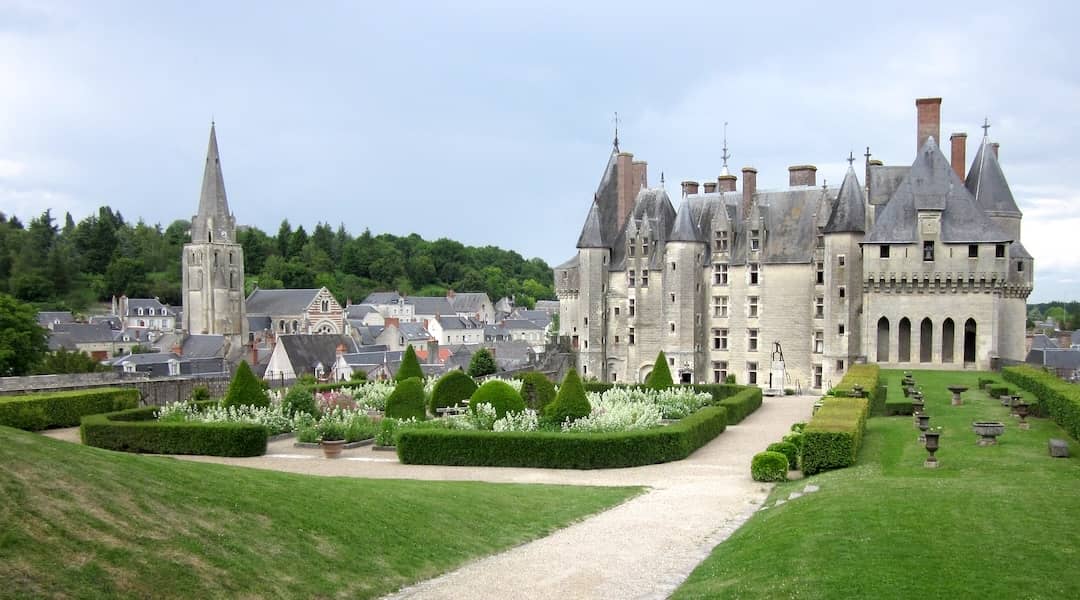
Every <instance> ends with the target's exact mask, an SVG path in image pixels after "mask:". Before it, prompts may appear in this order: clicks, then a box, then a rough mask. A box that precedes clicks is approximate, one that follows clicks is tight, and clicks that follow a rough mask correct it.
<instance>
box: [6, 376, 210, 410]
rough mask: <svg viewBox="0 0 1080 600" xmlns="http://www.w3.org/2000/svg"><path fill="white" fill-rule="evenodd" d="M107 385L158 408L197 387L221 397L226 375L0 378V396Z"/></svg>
mask: <svg viewBox="0 0 1080 600" xmlns="http://www.w3.org/2000/svg"><path fill="white" fill-rule="evenodd" d="M109 386H118V387H134V388H136V389H138V390H139V395H140V396H139V397H140V401H139V403H140V404H141V405H142V406H161V405H163V404H165V403H167V402H179V401H182V400H187V399H188V398H190V397H191V393H192V391H193V390H194V389H195V388H196V387H199V386H206V387H207V388H208V389H209V390H210V396H211V397H214V398H217V397H221V396H224V395H225V392H226V390H228V388H229V376H228V375H227V374H224V373H221V374H214V375H190V376H184V377H158V378H153V379H152V378H150V377H149V376H148V375H146V374H145V373H116V372H109V373H78V374H71V375H31V376H28V377H0V396H16V395H20V394H32V393H36V392H61V391H67V390H83V389H87V388H96V387H109Z"/></svg>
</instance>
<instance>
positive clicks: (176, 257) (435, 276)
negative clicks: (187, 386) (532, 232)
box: [0, 206, 554, 312]
mask: <svg viewBox="0 0 1080 600" xmlns="http://www.w3.org/2000/svg"><path fill="white" fill-rule="evenodd" d="M189 229H190V223H189V222H188V221H185V220H176V221H173V222H172V223H170V224H169V226H168V227H165V228H162V227H161V225H148V224H146V223H144V222H143V221H142V220H139V221H137V222H135V223H131V222H129V221H127V220H125V219H124V217H123V216H122V215H121V214H120V213H119V212H118V211H114V210H112V209H111V208H109V207H108V206H103V207H101V208H100V209H99V210H98V212H97V214H96V215H91V216H88V217H86V218H84V219H82V220H81V221H78V222H76V221H75V220H74V219H73V218H72V216H71V215H70V214H66V215H65V216H64V218H63V220H62V221H61V222H58V221H57V219H56V218H54V217H53V215H52V214H51V211H49V210H46V211H45V212H43V213H41V214H40V215H38V216H36V217H34V218H32V219H31V220H30V222H29V223H28V224H24V223H23V222H22V221H20V220H19V218H18V217H17V216H15V215H5V214H4V213H2V212H0V293H8V294H11V295H12V296H14V297H16V298H17V299H19V300H21V301H23V302H29V303H32V304H33V305H34V306H35V307H36V308H37V309H39V310H72V311H76V312H83V311H85V310H87V308H89V307H90V306H91V305H93V304H95V303H97V302H101V301H107V300H109V299H110V298H112V296H114V295H116V296H119V295H121V294H126V295H127V296H129V297H158V298H160V299H161V300H162V301H163V302H166V303H168V304H172V305H174V306H179V305H180V304H181V297H180V296H181V278H180V257H181V252H182V249H183V246H184V244H186V243H188V242H189V241H190V233H189ZM237 241H238V242H239V243H240V244H241V245H242V246H243V248H244V271H245V273H246V276H245V287H246V292H247V293H250V292H251V290H253V289H254V288H255V286H258V287H260V288H264V289H273V288H314V287H321V286H326V288H327V289H329V290H330V291H331V292H332V293H333V294H334V296H335V297H337V299H338V301H339V302H341V303H342V304H345V303H346V301H349V300H351V301H353V302H359V301H360V300H362V299H363V298H364V297H365V296H367V295H368V294H369V293H370V292H373V291H382V290H397V291H399V292H401V293H403V294H411V295H424V296H440V295H444V294H445V293H446V291H447V290H448V289H453V290H457V291H468V292H474V291H483V292H487V294H488V296H489V297H490V298H491V299H492V300H493V301H496V300H498V299H499V298H502V297H503V296H514V297H515V299H516V301H517V303H518V305H526V306H529V307H531V306H532V305H533V303H534V302H535V301H536V300H540V299H551V298H554V290H553V289H552V285H553V280H552V271H551V268H550V267H549V266H548V265H547V263H545V262H544V261H543V260H541V259H539V258H532V259H528V260H526V259H525V258H523V257H522V256H521V255H520V254H518V253H517V252H514V251H512V250H503V249H501V248H496V247H494V246H483V247H474V246H466V245H464V244H461V243H460V242H456V241H454V240H450V239H446V238H441V239H438V240H435V241H427V240H425V239H423V238H421V237H420V236H419V235H417V234H411V235H408V236H404V237H402V236H395V235H391V234H386V233H384V234H379V235H372V233H371V232H370V231H368V230H366V229H365V230H364V231H363V232H362V233H361V234H359V235H356V236H354V235H353V234H351V233H350V232H348V231H346V229H345V227H344V225H339V226H338V227H337V229H334V228H332V227H331V226H330V225H329V224H327V223H321V222H320V223H319V224H317V225H316V226H315V228H314V230H312V231H311V233H308V232H307V231H306V230H305V229H304V227H303V226H302V225H300V226H297V227H296V228H293V227H292V225H290V224H289V222H288V221H287V220H285V221H282V223H281V226H280V227H279V228H278V230H277V232H276V233H275V234H274V235H270V234H268V233H266V232H264V231H262V230H260V229H258V228H257V227H238V230H237Z"/></svg>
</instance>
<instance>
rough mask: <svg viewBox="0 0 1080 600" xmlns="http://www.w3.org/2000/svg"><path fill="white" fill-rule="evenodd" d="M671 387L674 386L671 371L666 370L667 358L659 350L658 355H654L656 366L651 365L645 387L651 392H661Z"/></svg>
mask: <svg viewBox="0 0 1080 600" xmlns="http://www.w3.org/2000/svg"><path fill="white" fill-rule="evenodd" d="M672 385H674V382H673V381H672V379H671V370H670V369H668V361H667V356H665V355H664V351H663V350H661V351H660V354H657V355H656V364H654V365H653V370H652V373H649V377H648V378H647V379H646V380H645V387H647V388H650V389H653V390H663V389H666V388H669V387H671V386H672Z"/></svg>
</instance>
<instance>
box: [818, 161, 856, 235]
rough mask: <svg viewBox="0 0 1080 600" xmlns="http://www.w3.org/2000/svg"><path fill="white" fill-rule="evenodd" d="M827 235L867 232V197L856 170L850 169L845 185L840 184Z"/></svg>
mask: <svg viewBox="0 0 1080 600" xmlns="http://www.w3.org/2000/svg"><path fill="white" fill-rule="evenodd" d="M823 231H824V232H825V233H864V232H866V197H865V196H864V195H863V189H862V185H861V184H860V183H859V178H858V176H857V175H855V169H854V168H852V167H850V166H849V167H848V170H847V174H846V175H844V183H842V184H840V193H839V195H837V197H836V203H835V204H834V205H833V209H832V214H831V215H829V222H828V224H827V225H825V229H824V230H823Z"/></svg>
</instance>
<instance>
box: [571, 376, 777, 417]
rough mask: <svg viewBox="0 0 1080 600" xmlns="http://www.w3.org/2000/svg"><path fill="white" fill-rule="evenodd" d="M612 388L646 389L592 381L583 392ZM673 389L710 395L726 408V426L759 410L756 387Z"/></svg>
mask: <svg viewBox="0 0 1080 600" xmlns="http://www.w3.org/2000/svg"><path fill="white" fill-rule="evenodd" d="M614 387H627V388H631V389H646V388H645V386H644V385H642V384H637V385H622V384H615V383H598V382H595V381H594V382H589V383H586V384H585V391H586V392H599V393H601V394H602V393H604V392H606V391H608V390H610V389H612V388H614ZM673 387H689V388H690V389H692V390H694V391H695V392H698V393H705V394H709V395H711V396H712V398H713V399H712V403H713V404H714V405H716V406H723V407H725V408H727V411H728V414H727V418H728V421H727V424H728V425H738V424H739V423H740V422H742V420H743V419H745V418H746V417H747V416H749V415H751V414H752V413H753V412H754V411H755V410H757V409H759V408H761V402H762V395H761V388H759V387H757V386H745V385H736V384H734V383H703V384H694V385H691V386H673Z"/></svg>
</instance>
